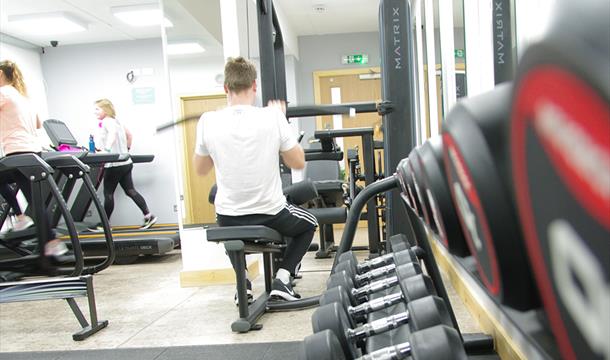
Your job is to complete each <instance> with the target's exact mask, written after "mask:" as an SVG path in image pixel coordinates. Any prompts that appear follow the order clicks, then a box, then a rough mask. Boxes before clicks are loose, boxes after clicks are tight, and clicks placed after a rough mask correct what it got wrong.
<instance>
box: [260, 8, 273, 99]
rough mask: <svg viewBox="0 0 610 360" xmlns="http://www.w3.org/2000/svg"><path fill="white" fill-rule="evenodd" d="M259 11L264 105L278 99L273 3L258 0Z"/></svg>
mask: <svg viewBox="0 0 610 360" xmlns="http://www.w3.org/2000/svg"><path fill="white" fill-rule="evenodd" d="M256 5H257V9H258V50H259V54H260V55H259V56H260V65H261V83H260V86H261V93H262V98H263V105H265V104H267V102H268V101H269V100H272V99H277V90H276V86H275V84H276V75H275V74H276V69H275V48H274V44H273V2H272V1H271V0H257V1H256Z"/></svg>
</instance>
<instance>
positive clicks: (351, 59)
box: [341, 54, 369, 65]
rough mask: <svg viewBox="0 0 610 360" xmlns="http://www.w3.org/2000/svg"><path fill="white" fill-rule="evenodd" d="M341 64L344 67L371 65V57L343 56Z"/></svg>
mask: <svg viewBox="0 0 610 360" xmlns="http://www.w3.org/2000/svg"><path fill="white" fill-rule="evenodd" d="M341 63H342V64H343V65H348V64H368V63H369V55H368V54H354V55H343V57H342V58H341Z"/></svg>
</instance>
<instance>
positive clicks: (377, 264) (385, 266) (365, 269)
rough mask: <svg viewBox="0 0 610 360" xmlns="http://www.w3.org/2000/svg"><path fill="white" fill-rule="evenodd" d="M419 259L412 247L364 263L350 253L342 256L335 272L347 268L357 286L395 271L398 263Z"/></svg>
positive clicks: (334, 269)
mask: <svg viewBox="0 0 610 360" xmlns="http://www.w3.org/2000/svg"><path fill="white" fill-rule="evenodd" d="M344 254H345V253H344ZM341 255H343V254H341ZM418 261H419V260H418V259H417V255H416V253H415V251H413V250H412V249H405V250H402V251H399V252H395V253H390V254H387V255H383V256H380V257H377V258H375V259H373V260H369V261H366V262H362V263H358V261H357V260H354V258H352V257H350V256H349V255H348V256H346V257H344V258H343V259H341V256H340V257H339V262H338V263H337V265H335V267H334V268H333V273H336V272H339V271H341V270H345V271H347V273H348V274H349V275H350V276H351V277H352V280H353V281H354V284H356V286H362V285H364V284H367V283H369V282H371V281H372V280H374V279H378V278H380V277H382V276H385V275H389V274H392V273H394V271H396V266H398V265H401V264H406V263H410V262H418Z"/></svg>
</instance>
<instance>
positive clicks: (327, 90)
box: [314, 68, 383, 228]
mask: <svg viewBox="0 0 610 360" xmlns="http://www.w3.org/2000/svg"><path fill="white" fill-rule="evenodd" d="M376 74H379V69H378V68H366V69H349V70H338V71H324V72H318V73H315V74H314V79H315V81H314V82H315V85H314V86H315V88H314V91H315V98H316V103H317V104H332V103H333V101H332V100H333V99H332V93H333V89H335V90H334V91H335V94H336V95H337V94H338V95H339V96H338V97H339V99H336V100H339V101H340V103H351V102H363V101H366V102H371V101H373V102H379V101H381V78H380V77H375V76H371V75H376ZM361 75H364V76H361ZM333 123H334V122H333V117H332V116H320V117H318V118H317V120H316V128H317V129H318V130H322V129H334V126H333ZM381 124H382V120H381V116H379V115H378V114H377V113H360V114H356V116H355V117H349V116H347V115H344V116H342V121H341V127H342V128H344V129H347V128H358V127H372V128H373V129H374V130H375V131H374V135H373V138H374V139H375V140H380V141H383V132H382V130H381V129H382V127H381ZM356 146H357V147H358V154H359V157H360V165H361V166H362V172H363V174H364V170H365V168H364V163H363V161H362V139H361V138H360V137H347V138H343V152H344V154H345V156H344V165H345V166H344V168H345V169H346V170H345V171H346V173H347V172H348V170H349V164H348V160H347V150H348V149H353V148H354V147H356ZM378 160H379V161H380V163H381V169H380V168H378V167H377V163H378ZM374 166H375V167H376V169H375V171H376V172H379V171H381V170H383V150H376V151H375V165H374ZM344 180H345V181H347V180H348V179H347V174H346V177H345V179H344ZM358 185H360V186H362V187H364V182H363V181H359V182H358ZM366 208H367V207H365V209H366ZM366 226H367V223H366V221H360V222H359V223H358V227H366ZM336 228H341V226H340V225H339V226H336Z"/></svg>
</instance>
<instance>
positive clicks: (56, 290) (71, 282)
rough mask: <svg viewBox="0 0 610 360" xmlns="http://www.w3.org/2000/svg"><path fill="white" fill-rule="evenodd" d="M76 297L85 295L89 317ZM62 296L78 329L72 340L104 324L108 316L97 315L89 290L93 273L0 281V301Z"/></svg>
mask: <svg viewBox="0 0 610 360" xmlns="http://www.w3.org/2000/svg"><path fill="white" fill-rule="evenodd" d="M77 297H86V298H87V302H88V305H89V320H90V321H91V324H89V323H88V322H87V319H86V318H85V316H84V315H83V313H82V311H81V310H80V308H79V307H78V304H77V303H76V301H75V300H74V298H77ZM53 299H64V300H66V301H67V302H68V305H70V309H71V310H72V312H73V313H74V316H76V319H77V320H78V322H79V324H80V326H81V330H79V331H77V332H75V333H74V334H72V339H73V340H74V341H81V340H85V339H86V338H88V337H89V336H91V335H93V334H95V333H96V332H98V331H100V330H102V329H103V328H105V327H106V326H108V320H98V319H97V307H96V305H95V295H94V292H93V277H92V276H91V275H84V276H78V277H68V278H60V279H49V280H34V281H26V282H23V281H21V282H8V283H0V304H4V303H12V302H20V301H37V300H53Z"/></svg>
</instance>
